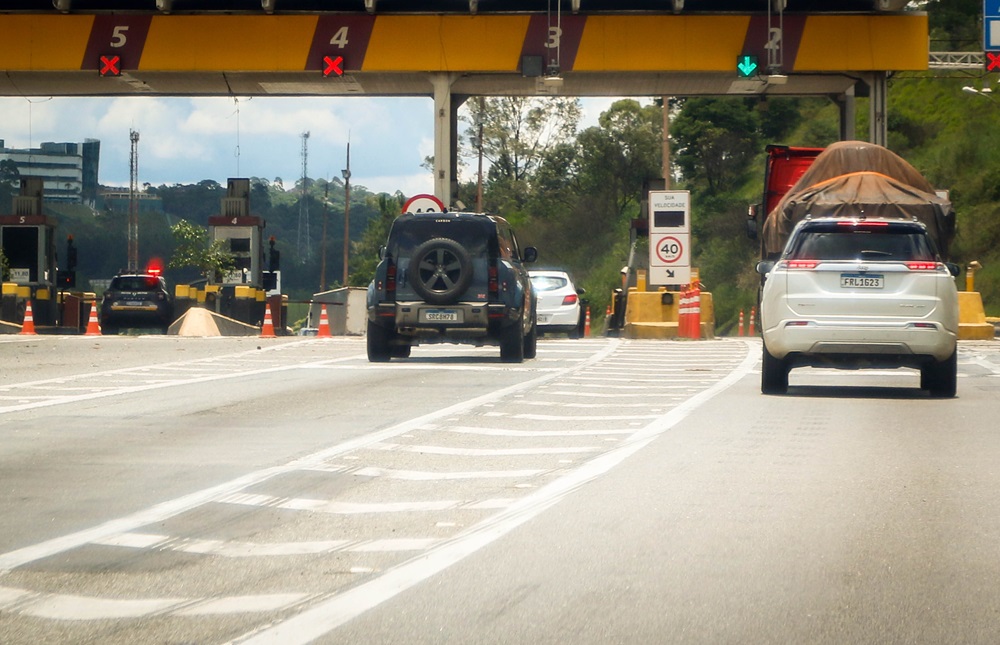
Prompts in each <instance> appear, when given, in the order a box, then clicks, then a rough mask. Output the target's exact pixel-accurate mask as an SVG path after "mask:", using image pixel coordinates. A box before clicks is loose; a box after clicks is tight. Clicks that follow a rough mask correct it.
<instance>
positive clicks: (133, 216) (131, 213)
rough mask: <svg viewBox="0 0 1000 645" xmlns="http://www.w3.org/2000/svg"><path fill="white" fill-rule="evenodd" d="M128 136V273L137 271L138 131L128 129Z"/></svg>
mask: <svg viewBox="0 0 1000 645" xmlns="http://www.w3.org/2000/svg"><path fill="white" fill-rule="evenodd" d="M128 138H129V141H131V142H132V148H131V152H129V157H128V166H129V183H128V270H129V273H136V272H138V271H139V203H138V201H137V199H138V196H137V195H136V193H137V192H138V188H139V132H138V131H136V130H131V129H130V130H129V132H128Z"/></svg>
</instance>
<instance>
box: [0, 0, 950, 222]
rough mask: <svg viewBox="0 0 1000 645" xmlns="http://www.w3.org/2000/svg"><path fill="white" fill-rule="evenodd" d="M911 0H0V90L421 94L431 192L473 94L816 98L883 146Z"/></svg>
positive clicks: (907, 43)
mask: <svg viewBox="0 0 1000 645" xmlns="http://www.w3.org/2000/svg"><path fill="white" fill-rule="evenodd" d="M908 4H909V3H908V2H907V1H906V0H864V1H862V0H728V1H727V0H660V1H656V0H554V2H553V0H2V5H0V42H2V43H3V46H2V47H0V70H2V72H0V96H25V97H27V96H120V95H169V96H234V97H236V96H350V95H377V96H427V97H431V98H433V100H434V104H435V109H434V118H435V123H434V139H435V141H434V160H435V161H434V163H435V171H434V177H435V179H434V181H435V190H434V193H435V195H436V196H437V197H438V198H440V199H441V200H442V201H444V202H445V203H448V204H450V203H451V199H450V196H451V195H454V194H455V193H456V191H457V182H456V180H455V174H454V168H455V167H456V163H457V157H456V154H457V153H456V141H457V130H456V128H457V111H458V108H459V107H460V106H461V105H462V103H463V102H464V101H465V100H466V99H467V98H468V97H470V96H534V95H563V96H644V97H648V96H678V97H684V96H696V95H743V96H758V97H761V98H764V97H766V96H768V95H800V96H801V95H825V96H829V97H831V98H832V99H834V100H835V101H837V102H838V104H839V105H840V109H841V138H849V139H853V138H855V137H854V136H853V134H854V132H853V127H854V126H853V124H854V100H855V97H857V96H869V97H870V99H871V100H870V101H869V112H870V118H869V127H870V129H871V132H870V135H869V138H870V140H871V141H872V142H874V143H880V144H884V143H885V138H886V122H887V119H886V113H885V107H886V92H887V82H886V81H887V78H888V76H889V75H890V74H892V73H894V72H897V71H920V70H926V69H927V68H928V61H929V57H930V52H929V40H928V27H927V14H926V13H924V12H919V11H910V10H907V6H908Z"/></svg>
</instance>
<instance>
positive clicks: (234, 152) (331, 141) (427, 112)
mask: <svg viewBox="0 0 1000 645" xmlns="http://www.w3.org/2000/svg"><path fill="white" fill-rule="evenodd" d="M610 103H611V99H588V100H586V101H584V110H585V117H584V123H583V124H582V125H583V126H584V127H586V126H589V125H594V124H596V121H597V117H598V116H599V114H600V112H601V111H602V110H604V109H606V108H607V106H608V105H610ZM133 129H134V130H137V131H138V132H139V183H140V184H143V183H147V182H148V183H150V184H152V185H154V186H159V185H161V184H167V185H170V184H178V183H179V184H190V183H195V182H198V181H201V180H203V179H214V180H216V181H218V182H219V183H221V184H225V182H226V179H227V178H229V177H265V178H267V179H270V180H273V179H274V178H276V177H280V178H281V179H282V180H283V181H284V184H285V187H286V188H291V187H292V186H293V185H294V183H295V181H296V179H298V178H299V177H300V176H301V174H302V133H304V132H309V140H308V174H309V177H311V178H314V179H315V178H320V177H325V178H328V179H329V178H332V177H335V176H337V177H339V176H340V172H341V170H342V169H343V168H345V167H346V166H345V162H346V154H347V142H348V138H350V142H351V183H352V185H354V186H365V187H366V188H368V189H369V190H371V191H373V192H395V191H396V190H401V191H403V193H404V194H406V195H414V194H417V193H433V192H434V190H433V188H434V186H433V181H432V177H431V174H430V173H429V172H428V171H427V170H425V169H423V168H421V167H420V164H421V163H422V162H423V159H424V158H425V157H427V156H430V155H432V154H433V149H434V128H433V101H432V100H431V99H429V98H370V97H346V98H326V97H323V98H317V97H300V98H272V97H257V98H241V99H238V100H234V99H232V98H196V99H193V98H176V97H126V98H38V97H32V98H30V99H29V98H0V139H3V141H4V145H5V146H6V147H8V148H29V147H32V148H37V147H38V146H39V145H40V144H41V143H42V142H46V141H56V142H64V141H69V142H77V143H79V142H82V141H83V140H84V139H99V140H100V141H101V165H100V182H101V183H102V184H104V185H110V186H128V184H129V148H130V142H129V131H130V130H133Z"/></svg>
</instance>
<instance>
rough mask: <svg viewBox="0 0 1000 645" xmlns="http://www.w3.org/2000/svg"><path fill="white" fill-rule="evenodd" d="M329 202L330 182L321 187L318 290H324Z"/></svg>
mask: <svg viewBox="0 0 1000 645" xmlns="http://www.w3.org/2000/svg"><path fill="white" fill-rule="evenodd" d="M329 204H330V182H326V187H325V188H323V237H322V239H321V240H320V243H319V249H320V250H319V252H320V258H319V290H320V292H323V291H326V211H327V206H329Z"/></svg>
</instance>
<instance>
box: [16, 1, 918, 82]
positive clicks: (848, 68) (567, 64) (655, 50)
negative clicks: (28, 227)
mask: <svg viewBox="0 0 1000 645" xmlns="http://www.w3.org/2000/svg"><path fill="white" fill-rule="evenodd" d="M2 4H3V7H2V8H0V42H3V43H4V46H3V47H2V48H0V69H2V70H4V73H3V74H2V75H0V95H2V96H55V95H62V96H73V95H87V96H101V95H124V94H165V95H175V96H177V95H216V96H229V95H240V96H247V95H285V96H296V95H345V94H374V95H382V96H393V95H395V96H432V95H433V94H434V90H433V88H432V86H431V83H429V82H428V78H427V76H426V74H427V73H437V72H443V73H447V74H450V75H452V78H451V79H450V84H451V85H450V86H451V91H452V92H453V93H455V94H465V95H483V94H485V95H525V94H563V95H567V96H602V95H603V96H625V95H630V96H654V95H671V96H685V95H694V94H797V95H803V94H828V95H838V94H841V93H843V92H845V91H847V90H848V88H851V87H853V86H854V85H855V84H856V83H857V82H858V80H859V79H863V74H864V73H865V72H882V71H888V72H892V71H898V70H922V69H926V68H927V63H928V56H929V51H928V47H929V46H928V39H927V16H926V14H924V13H921V12H914V11H905V10H902V9H903V8H904V7H905V5H906V3H905V2H903V1H901V0H864V1H861V0H857V1H855V0H728V1H725V0H561V1H560V0H556V1H555V2H553V1H552V0H3V3H2ZM782 4H783V7H779V6H778V5H782ZM741 55H751V56H754V57H756V60H757V61H758V68H757V70H759V72H760V73H759V74H757V73H755V74H753V75H751V77H750V78H739V77H738V75H737V67H736V66H737V57H738V56H741ZM772 77H773V78H772Z"/></svg>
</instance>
